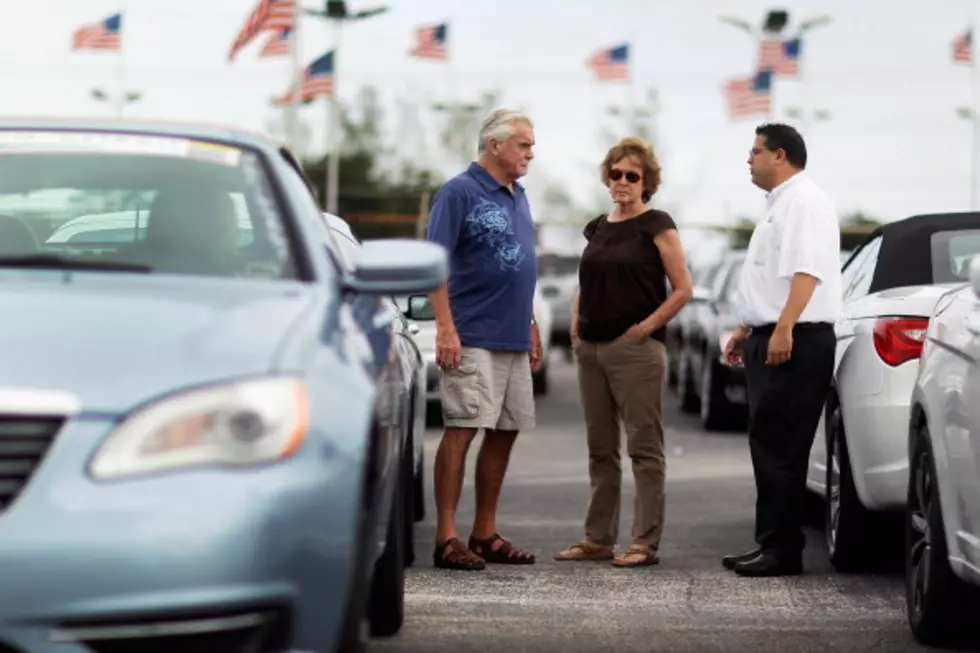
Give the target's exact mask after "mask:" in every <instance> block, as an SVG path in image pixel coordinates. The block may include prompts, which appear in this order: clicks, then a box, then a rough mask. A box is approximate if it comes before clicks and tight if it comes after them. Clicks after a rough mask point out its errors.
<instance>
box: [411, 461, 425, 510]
mask: <svg viewBox="0 0 980 653" xmlns="http://www.w3.org/2000/svg"><path fill="white" fill-rule="evenodd" d="M414 484H415V491H414V492H412V496H413V497H415V505H414V506H413V509H412V514H413V515H414V517H415V521H417V522H420V521H422V520H424V519H425V451H423V452H422V455H421V456H420V457H419V466H418V468H417V469H416V470H415V481H414Z"/></svg>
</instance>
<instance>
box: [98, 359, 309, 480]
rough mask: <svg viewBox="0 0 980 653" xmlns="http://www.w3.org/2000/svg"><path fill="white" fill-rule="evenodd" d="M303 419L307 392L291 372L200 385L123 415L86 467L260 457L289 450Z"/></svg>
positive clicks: (142, 468) (115, 470)
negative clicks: (264, 377)
mask: <svg viewBox="0 0 980 653" xmlns="http://www.w3.org/2000/svg"><path fill="white" fill-rule="evenodd" d="M308 425H309V399H308V395H307V390H306V385H305V384H304V383H303V382H302V381H301V380H299V379H295V378H289V377H280V378H266V379H256V380H248V381H240V382H237V383H231V384H227V385H221V386H214V387H209V388H201V389H198V390H193V391H190V392H186V393H183V394H179V395H174V396H171V397H166V398H164V399H161V400H160V401H157V402H155V403H152V404H149V405H147V406H145V407H143V408H140V409H139V410H137V411H136V412H134V413H133V414H132V415H130V416H129V417H127V418H126V419H125V420H124V421H123V422H122V424H120V425H119V426H118V427H117V428H116V429H115V430H114V431H113V432H112V433H111V434H110V435H109V437H108V438H107V439H106V441H105V442H104V443H103V444H102V446H101V447H100V448H99V451H98V453H97V454H96V456H95V458H94V459H93V461H92V464H91V473H92V475H93V476H95V477H96V478H99V479H107V478H118V477H121V476H133V475H138V474H146V473H151V472H158V471H161V470H168V469H179V468H187V467H197V466H205V465H218V466H236V467H240V466H247V465H256V464H261V463H268V462H272V461H275V460H278V459H282V458H286V457H288V456H290V455H292V454H293V453H295V452H296V451H297V450H298V449H299V447H300V445H301V444H302V443H303V441H304V440H305V439H306V433H307V428H308Z"/></svg>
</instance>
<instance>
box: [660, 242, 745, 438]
mask: <svg viewBox="0 0 980 653" xmlns="http://www.w3.org/2000/svg"><path fill="white" fill-rule="evenodd" d="M744 260H745V251H744V250H731V251H729V252H726V253H725V254H724V256H723V258H722V259H721V261H720V262H719V266H718V268H717V270H713V271H712V275H711V282H712V283H711V287H710V289H708V290H707V292H706V293H705V294H704V295H702V299H701V300H700V301H699V302H698V303H697V304H696V305H695V307H694V308H693V309H692V311H691V313H690V315H689V316H688V317H687V318H686V320H685V322H684V324H683V329H684V332H683V335H684V337H683V340H682V343H681V348H680V356H678V361H677V365H678V377H677V392H678V395H679V397H680V403H681V410H683V411H684V412H688V413H699V415H700V417H701V421H702V424H703V425H704V427H705V428H706V429H709V430H723V429H724V430H728V429H734V428H739V427H741V426H742V425H743V424H744V421H745V418H746V414H747V411H748V408H747V406H748V403H747V396H746V386H745V377H744V372H743V370H742V368H740V367H729V366H727V365H724V364H722V360H721V352H722V351H723V346H724V345H723V343H724V341H726V340H727V339H728V336H730V335H731V332H732V331H733V330H734V329H735V326H736V318H735V291H736V290H737V288H738V280H739V274H740V272H741V269H742V267H741V266H742V262H743V261H744Z"/></svg>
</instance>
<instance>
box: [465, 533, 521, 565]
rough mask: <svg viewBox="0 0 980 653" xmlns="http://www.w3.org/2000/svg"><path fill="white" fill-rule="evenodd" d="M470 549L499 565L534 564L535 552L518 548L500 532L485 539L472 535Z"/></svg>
mask: <svg viewBox="0 0 980 653" xmlns="http://www.w3.org/2000/svg"><path fill="white" fill-rule="evenodd" d="M498 542H499V543H500V544H499V545H498V544H497V543H498ZM495 545H496V546H495ZM470 549H471V550H472V551H473V553H475V554H476V555H478V556H480V557H481V558H483V559H484V560H486V561H487V562H491V563H495V564H498V565H533V564H534V554H533V553H531V552H530V551H523V550H521V549H518V548H516V547H515V546H513V545H512V544H511V543H510V541H509V540H507V539H505V538H503V537H501V535H500V533H494V534H493V535H491V536H490V537H488V538H487V539H485V540H478V539H476V538H474V537H470Z"/></svg>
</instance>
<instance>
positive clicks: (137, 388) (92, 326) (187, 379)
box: [0, 271, 313, 413]
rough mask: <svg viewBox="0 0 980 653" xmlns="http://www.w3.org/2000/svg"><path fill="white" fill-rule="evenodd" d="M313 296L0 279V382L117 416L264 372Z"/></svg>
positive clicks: (153, 282)
mask: <svg viewBox="0 0 980 653" xmlns="http://www.w3.org/2000/svg"><path fill="white" fill-rule="evenodd" d="M312 299H313V295H312V291H310V290H309V289H307V288H305V287H303V286H302V285H300V284H288V283H283V282H267V281H254V282H253V281H250V280H229V279H219V280H211V279H201V278H186V279H185V278H180V277H174V276H169V277H167V276H162V275H161V276H156V275H153V276H143V275H140V276H139V277H133V276H132V275H116V274H111V273H110V274H91V273H87V274H65V273H62V272H50V271H44V272H37V273H24V274H16V273H14V274H11V273H7V272H4V273H3V274H2V275H0V315H3V319H2V320H0V343H3V357H2V358H0V388H36V389H46V390H58V391H67V392H71V393H74V394H76V395H77V396H78V397H79V398H80V399H81V402H82V408H83V410H84V411H85V412H97V413H119V412H124V411H127V410H130V409H131V408H132V407H134V406H135V405H137V404H139V403H142V402H144V401H146V400H148V399H151V398H153V397H156V396H159V395H161V394H164V393H169V392H173V391H174V390H178V389H180V388H182V387H186V386H192V385H198V384H206V383H211V382H215V381H220V380H225V379H231V378H236V377H243V376H248V375H255V374H262V373H267V372H269V371H271V370H273V369H274V366H275V356H276V353H277V350H278V348H279V347H280V346H281V344H282V342H283V340H284V338H285V336H286V334H287V331H288V330H289V327H290V325H291V324H293V323H294V322H295V321H296V320H297V318H298V317H299V316H300V315H301V314H302V312H303V310H304V308H305V307H307V306H309V304H310V302H311V301H312Z"/></svg>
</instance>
